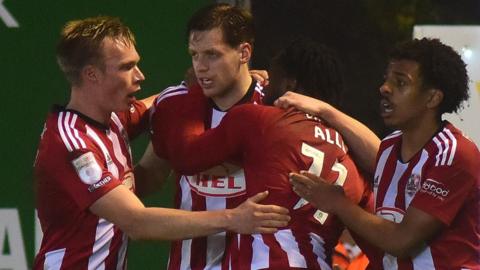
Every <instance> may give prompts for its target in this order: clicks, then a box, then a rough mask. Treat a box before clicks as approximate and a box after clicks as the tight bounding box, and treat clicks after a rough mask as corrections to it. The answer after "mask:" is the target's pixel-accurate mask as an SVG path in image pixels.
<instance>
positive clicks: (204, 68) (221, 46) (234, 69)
mask: <svg viewBox="0 0 480 270" xmlns="http://www.w3.org/2000/svg"><path fill="white" fill-rule="evenodd" d="M188 51H189V53H190V55H191V57H192V65H193V69H194V71H195V75H196V77H197V81H198V83H199V84H200V86H201V87H202V89H203V93H204V94H205V95H206V96H207V97H224V96H227V95H229V94H230V92H231V91H232V90H231V89H233V88H234V86H235V85H236V84H238V82H239V80H240V79H241V77H240V75H241V74H240V67H241V65H242V59H241V58H242V45H239V46H238V48H232V47H230V45H228V44H226V43H225V42H224V40H223V33H222V31H221V29H220V28H213V29H211V30H207V31H192V32H191V33H190V37H189V44H188Z"/></svg>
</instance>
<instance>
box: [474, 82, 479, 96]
mask: <svg viewBox="0 0 480 270" xmlns="http://www.w3.org/2000/svg"><path fill="white" fill-rule="evenodd" d="M475 85H476V86H477V87H476V88H477V92H478V94H480V81H478V82H476V83H475Z"/></svg>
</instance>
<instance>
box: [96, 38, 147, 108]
mask: <svg viewBox="0 0 480 270" xmlns="http://www.w3.org/2000/svg"><path fill="white" fill-rule="evenodd" d="M103 56H104V59H103V60H104V68H103V69H101V71H100V72H99V73H100V75H99V86H100V87H99V88H100V89H101V90H100V91H101V93H99V101H100V102H101V106H105V109H106V110H108V111H124V110H127V109H129V107H130V105H131V104H132V103H133V102H134V101H135V94H136V93H137V92H138V91H139V90H140V83H141V82H143V81H144V80H145V77H144V75H143V73H142V72H141V71H140V68H139V67H138V66H137V64H138V61H140V56H139V55H138V53H137V51H136V50H135V46H134V45H133V44H129V43H125V42H122V41H119V40H112V39H110V38H107V39H105V40H104V42H103Z"/></svg>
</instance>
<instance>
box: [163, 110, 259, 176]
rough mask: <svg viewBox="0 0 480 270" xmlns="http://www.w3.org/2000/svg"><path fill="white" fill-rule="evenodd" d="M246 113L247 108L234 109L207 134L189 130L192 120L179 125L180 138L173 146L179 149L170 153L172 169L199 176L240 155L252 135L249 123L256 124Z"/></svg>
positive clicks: (178, 133)
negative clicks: (243, 145) (248, 131)
mask: <svg viewBox="0 0 480 270" xmlns="http://www.w3.org/2000/svg"><path fill="white" fill-rule="evenodd" d="M245 112H246V111H245V110H244V109H243V108H238V107H237V108H233V109H232V110H230V111H229V112H228V113H227V115H226V116H225V117H224V119H223V120H222V122H221V123H220V125H219V126H217V127H216V128H213V129H209V130H207V131H205V132H204V133H195V132H189V131H185V128H188V127H189V126H190V124H189V122H188V121H191V120H185V121H186V122H184V123H179V124H178V125H177V127H176V128H177V131H176V132H174V133H175V134H177V135H178V139H177V140H176V142H174V143H173V144H172V145H171V147H170V148H171V149H174V150H175V151H174V152H172V153H171V154H170V162H171V165H172V167H173V168H174V169H175V170H176V171H178V172H181V173H184V174H195V173H198V172H201V171H205V170H207V169H209V168H212V167H214V166H216V165H219V164H222V163H223V162H224V161H227V160H228V159H229V158H231V157H232V156H234V155H236V154H238V153H239V152H240V151H241V149H242V144H243V142H244V140H245V139H246V137H247V136H248V135H247V128H246V125H245V123H249V124H250V125H252V122H254V121H255V119H251V118H252V117H250V115H251V114H249V113H245Z"/></svg>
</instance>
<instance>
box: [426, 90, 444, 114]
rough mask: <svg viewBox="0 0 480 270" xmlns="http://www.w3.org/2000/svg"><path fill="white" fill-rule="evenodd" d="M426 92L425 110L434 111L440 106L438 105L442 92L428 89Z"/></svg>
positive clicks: (441, 98)
mask: <svg viewBox="0 0 480 270" xmlns="http://www.w3.org/2000/svg"><path fill="white" fill-rule="evenodd" d="M428 91H429V97H428V100H427V108H429V109H434V108H436V107H438V106H440V103H442V100H443V92H442V91H441V90H439V89H436V88H432V89H429V90H428Z"/></svg>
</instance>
